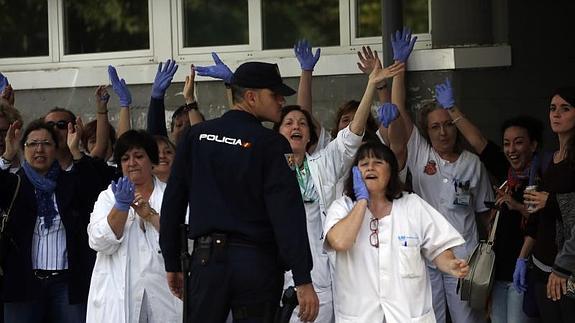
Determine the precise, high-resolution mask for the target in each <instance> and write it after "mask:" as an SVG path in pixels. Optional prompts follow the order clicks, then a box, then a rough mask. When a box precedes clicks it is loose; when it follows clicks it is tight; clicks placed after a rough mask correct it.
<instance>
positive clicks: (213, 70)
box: [195, 52, 234, 84]
mask: <svg viewBox="0 0 575 323" xmlns="http://www.w3.org/2000/svg"><path fill="white" fill-rule="evenodd" d="M212 58H213V59H214V63H216V65H212V66H196V68H195V70H196V72H197V73H198V75H200V76H209V77H213V78H215V79H220V80H223V81H224V82H226V83H228V84H229V83H231V82H232V76H233V75H234V73H232V70H230V68H229V67H228V66H227V65H226V64H224V62H222V60H221V59H220V58H219V57H218V54H216V53H214V52H212Z"/></svg>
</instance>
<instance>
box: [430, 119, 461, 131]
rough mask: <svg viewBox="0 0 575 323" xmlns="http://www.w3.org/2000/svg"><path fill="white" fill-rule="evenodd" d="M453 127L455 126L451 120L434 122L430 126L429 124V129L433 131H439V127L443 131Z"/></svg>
mask: <svg viewBox="0 0 575 323" xmlns="http://www.w3.org/2000/svg"><path fill="white" fill-rule="evenodd" d="M453 127H455V124H454V123H453V121H446V122H444V123H434V124H432V125H431V126H429V130H430V131H433V132H439V131H440V130H441V129H443V130H444V131H446V130H451V129H453Z"/></svg>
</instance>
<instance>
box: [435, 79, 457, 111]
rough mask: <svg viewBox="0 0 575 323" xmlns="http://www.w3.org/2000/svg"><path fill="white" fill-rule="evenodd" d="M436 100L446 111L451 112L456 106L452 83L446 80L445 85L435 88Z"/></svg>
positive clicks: (438, 85)
mask: <svg viewBox="0 0 575 323" xmlns="http://www.w3.org/2000/svg"><path fill="white" fill-rule="evenodd" d="M435 98H436V99H437V102H438V103H439V105H441V106H442V107H443V108H444V109H446V110H449V109H451V108H453V107H454V106H455V99H454V98H453V89H452V88H451V81H450V80H449V79H448V78H446V79H445V83H441V84H437V85H436V86H435Z"/></svg>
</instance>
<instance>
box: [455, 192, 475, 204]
mask: <svg viewBox="0 0 575 323" xmlns="http://www.w3.org/2000/svg"><path fill="white" fill-rule="evenodd" d="M470 202H471V196H470V195H469V192H456V193H455V200H454V201H453V204H455V205H459V206H469V203H470Z"/></svg>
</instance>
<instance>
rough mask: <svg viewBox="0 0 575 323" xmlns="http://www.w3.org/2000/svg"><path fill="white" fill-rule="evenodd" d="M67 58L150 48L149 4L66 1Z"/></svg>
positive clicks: (126, 0)
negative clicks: (74, 55)
mask: <svg viewBox="0 0 575 323" xmlns="http://www.w3.org/2000/svg"><path fill="white" fill-rule="evenodd" d="M63 11H64V14H63V16H64V23H63V28H64V55H70V54H89V53H102V52H118V51H129V50H139V49H149V48H150V31H149V19H148V1H142V0H100V1H79V0H63Z"/></svg>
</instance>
